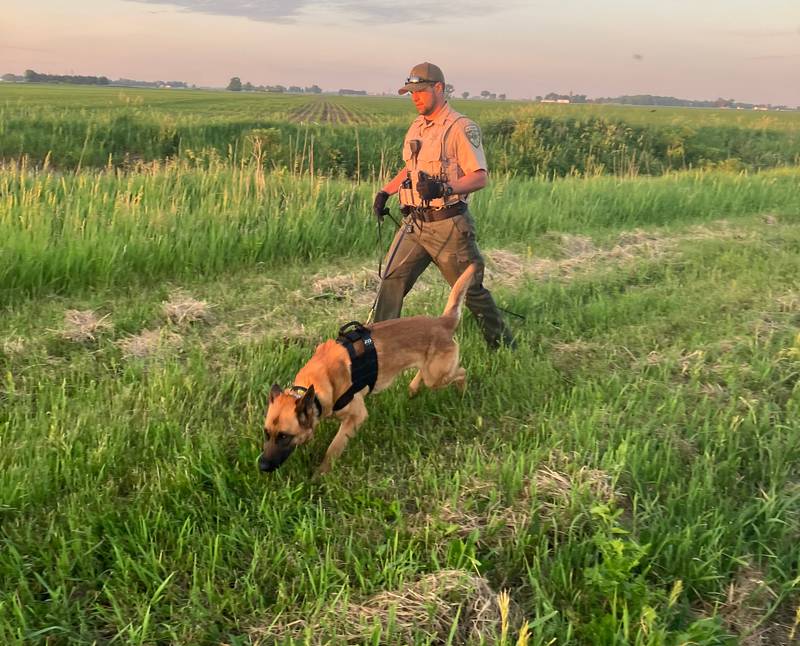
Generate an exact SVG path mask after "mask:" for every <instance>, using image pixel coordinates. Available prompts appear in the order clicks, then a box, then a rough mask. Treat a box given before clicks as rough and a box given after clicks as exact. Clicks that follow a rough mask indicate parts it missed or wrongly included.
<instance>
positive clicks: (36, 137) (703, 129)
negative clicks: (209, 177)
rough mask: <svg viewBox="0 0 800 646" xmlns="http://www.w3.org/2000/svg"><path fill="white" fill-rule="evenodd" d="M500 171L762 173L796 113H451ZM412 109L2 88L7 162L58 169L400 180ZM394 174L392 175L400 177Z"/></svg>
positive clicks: (784, 147)
mask: <svg viewBox="0 0 800 646" xmlns="http://www.w3.org/2000/svg"><path fill="white" fill-rule="evenodd" d="M453 104H454V106H455V108H456V109H457V110H461V111H463V112H464V113H465V114H467V115H468V116H470V117H472V118H474V119H476V120H478V121H479V123H480V124H481V127H482V129H483V133H484V142H485V146H486V149H487V152H488V154H489V156H490V158H491V159H492V163H493V169H494V170H495V171H496V172H500V173H504V174H505V173H510V174H514V175H521V176H546V177H553V176H556V177H558V176H567V175H576V174H577V175H581V176H591V175H596V174H613V175H620V176H633V175H660V174H663V173H666V172H670V171H673V170H686V169H708V168H716V167H724V168H728V169H730V170H758V169H764V168H773V167H776V166H785V165H794V164H797V163H798V160H800V113H797V112H773V113H769V114H765V113H763V112H749V111H737V110H699V109H698V110H692V109H671V108H658V109H654V108H637V107H625V106H602V105H567V106H564V105H558V106H556V105H547V104H533V103H525V102H519V101H507V102H506V101H480V100H467V101H464V100H454V101H453ZM413 116H414V111H413V108H412V106H411V104H410V101H409V100H408V99H406V98H400V97H396V98H390V97H333V96H319V97H307V96H303V95H265V94H238V93H235V92H208V91H205V92H203V91H176V90H132V89H128V88H78V89H75V88H69V87H58V86H52V87H47V86H41V87H31V86H25V85H14V84H8V85H0V158H16V159H21V158H23V157H27V158H28V159H29V160H30V161H31V162H32V163H33V164H34V165H42V164H47V165H49V167H51V168H57V169H61V170H66V169H75V168H82V167H87V166H89V167H105V166H109V165H110V166H114V167H129V166H131V165H135V164H136V163H137V162H140V161H152V160H160V159H164V158H167V157H171V158H182V159H188V160H192V161H194V162H196V163H199V164H205V163H207V161H208V159H209V158H211V159H217V158H220V157H221V158H224V159H226V160H231V161H235V162H239V161H241V160H245V161H249V160H250V159H252V157H253V155H254V152H255V153H256V156H257V157H258V159H259V161H260V162H261V163H262V164H264V165H265V166H266V167H267V168H276V167H277V168H283V169H288V170H289V171H290V172H294V173H298V172H299V173H301V174H302V173H303V172H306V171H308V170H309V169H313V170H314V171H315V172H317V173H320V172H321V173H323V174H326V175H339V176H346V177H349V178H352V179H357V180H359V179H364V178H371V177H372V178H374V177H375V176H380V175H381V174H382V173H385V172H387V166H390V167H391V169H392V170H394V168H395V166H394V164H395V160H397V159H398V158H399V155H400V145H401V142H402V136H403V134H404V133H405V130H406V128H407V125H408V122H409V121H410V120H411V119H412V118H413ZM390 172H391V171H390Z"/></svg>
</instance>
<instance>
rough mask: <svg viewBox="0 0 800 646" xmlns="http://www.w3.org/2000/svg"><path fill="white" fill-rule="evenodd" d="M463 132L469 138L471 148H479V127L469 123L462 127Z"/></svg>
mask: <svg viewBox="0 0 800 646" xmlns="http://www.w3.org/2000/svg"><path fill="white" fill-rule="evenodd" d="M464 134H465V135H466V136H467V139H469V143H471V144H472V146H473V148H480V147H481V129H480V128H479V127H478V126H477V125H476V124H474V123H470V124H468V125H467V127H466V128H464Z"/></svg>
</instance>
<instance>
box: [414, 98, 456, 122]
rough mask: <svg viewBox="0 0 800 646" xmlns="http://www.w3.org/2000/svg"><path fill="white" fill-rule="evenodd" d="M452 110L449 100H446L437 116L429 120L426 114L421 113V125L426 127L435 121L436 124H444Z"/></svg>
mask: <svg viewBox="0 0 800 646" xmlns="http://www.w3.org/2000/svg"><path fill="white" fill-rule="evenodd" d="M452 112H453V109H452V108H451V107H450V104H449V103H448V102H447V101H445V103H444V105H443V106H442V109H441V110H439V112H438V113H437V114H436V117H434V118H433V119H431V120H428V119H426V118H425V117H424V116H422V115H420V118H421V119H422V122H421V125H422V126H423V127H424V126H429V125H431V124H434V123H435V124H436V125H439V126H440V125H442V124H444V122H445V121H447V119H448V118H449V117H450V114H451V113H452Z"/></svg>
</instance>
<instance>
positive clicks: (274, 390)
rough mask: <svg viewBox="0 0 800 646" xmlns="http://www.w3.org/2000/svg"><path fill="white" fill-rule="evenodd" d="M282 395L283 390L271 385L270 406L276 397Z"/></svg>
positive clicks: (276, 385)
mask: <svg viewBox="0 0 800 646" xmlns="http://www.w3.org/2000/svg"><path fill="white" fill-rule="evenodd" d="M282 394H283V389H282V388H281V387H280V386H279V385H278V384H272V388H270V389H269V403H270V404H271V403H272V402H274V401H275V400H276V399H277V397H278V395H282Z"/></svg>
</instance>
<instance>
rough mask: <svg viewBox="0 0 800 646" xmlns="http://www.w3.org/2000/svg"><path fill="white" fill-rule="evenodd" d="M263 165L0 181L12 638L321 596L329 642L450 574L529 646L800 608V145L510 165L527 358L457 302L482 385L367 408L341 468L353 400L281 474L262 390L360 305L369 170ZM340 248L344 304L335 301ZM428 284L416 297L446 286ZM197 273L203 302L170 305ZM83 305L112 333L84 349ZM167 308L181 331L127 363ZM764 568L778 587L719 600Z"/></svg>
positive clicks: (209, 634)
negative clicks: (307, 172) (428, 578)
mask: <svg viewBox="0 0 800 646" xmlns="http://www.w3.org/2000/svg"><path fill="white" fill-rule="evenodd" d="M259 178H262V176H261V175H260V174H258V173H256V172H255V171H254V169H252V168H250V167H247V166H245V167H244V168H239V167H231V166H230V165H228V164H219V165H217V166H212V167H211V168H210V169H209V170H205V171H203V170H200V169H196V168H191V167H189V166H187V165H184V164H167V165H163V164H160V165H158V166H156V167H153V168H152V169H150V170H149V171H148V172H142V173H137V174H127V173H122V172H114V171H107V172H106V171H90V170H84V171H81V172H80V173H76V174H64V175H61V174H58V173H53V172H34V171H32V170H30V169H21V168H19V167H16V166H6V167H5V168H4V169H3V171H2V173H0V193H2V196H0V235H2V238H3V240H4V246H3V250H2V255H0V261H2V263H3V264H2V269H1V270H0V286H2V290H3V291H2V302H3V303H4V304H5V305H4V309H3V316H2V318H0V376H2V381H1V382H0V541H2V548H1V549H0V642H2V643H8V644H13V643H23V642H34V643H35V642H47V641H48V640H49V641H50V642H51V643H92V642H96V643H108V642H110V641H112V640H114V641H115V643H148V644H150V643H185V644H195V643H220V642H226V643H231V644H247V643H251V641H254V640H256V638H257V637H256V635H257V634H259V633H254V632H252V631H253V629H255V628H259V627H261V628H264V627H265V626H268V625H270V624H271V623H272V622H273V621H276V622H277V625H284V626H285V625H286V624H288V623H289V622H291V621H293V620H297V619H304V620H306V621H307V622H308V623H309V626H311V627H312V628H311V630H312V632H313V634H314V635H315V636H316V637H317V638H319V639H324V638H325V636H326V635H327V636H329V637H330V638H331V640H332V641H333V642H334V643H336V640H335V639H334V637H336V634H335V633H336V624H335V622H334V620H333V619H331V618H330V617H328V618H326V617H325V614H324V609H325V608H330V607H332V606H333V604H335V603H336V602H343V601H345V602H347V601H349V602H351V603H358V602H363V601H364V600H365V599H367V598H369V597H370V596H371V595H374V594H376V593H379V592H381V591H385V590H398V589H400V588H401V587H402V585H403V584H404V583H408V582H411V581H414V580H416V579H418V578H419V577H421V576H422V575H425V574H428V573H431V572H437V571H440V570H443V569H445V568H454V569H459V570H464V571H467V572H477V573H480V574H481V575H482V576H485V577H486V578H487V579H488V581H489V582H490V584H491V585H492V587H493V588H494V589H495V590H500V589H502V588H508V589H509V590H510V593H511V597H512V598H513V599H514V601H515V602H516V603H517V604H518V605H519V607H520V608H521V610H522V612H523V613H524V615H525V617H526V618H527V619H528V620H529V621H530V622H531V623H532V624H533V625H534V628H533V629H532V638H531V643H550V642H551V640H554V639H555V640H556V642H554V643H580V644H619V643H637V644H653V645H655V644H679V643H687V642H690V641H691V642H692V643H700V644H719V643H726V642H727V643H735V638H734V637H733V635H734V634H735V633H736V631H746V630H747V627H748V626H752V623H753V622H750V619H749V617H748V616H747V613H746V607H748V606H749V607H755V608H756V609H757V613H756V614H757V618H762V617H766V618H765V619H764V626H766V627H769V626H770V625H772V624H773V623H774V622H776V621H777V620H778V619H781V620H782V621H783V623H784V624H786V619H785V618H786V617H787V616H789V617H793V615H794V608H795V607H796V606H797V603H798V587H799V585H800V583H799V580H798V560H797V539H798V533H797V528H798V527H799V526H800V484H798V483H800V480H798V476H799V475H800V474H799V473H798V470H797V465H798V464H800V428H799V427H798V421H797V420H798V415H797V414H798V408H799V407H800V398H799V395H798V393H799V392H800V391H798V387H797V380H798V375H800V346H798V340H797V336H796V333H797V326H798V323H800V320H799V319H798V314H797V308H798V303H799V302H800V294H798V291H797V278H796V277H797V275H798V271H799V270H800V253H799V252H800V226H799V225H800V219H799V218H798V216H799V215H800V204H798V199H800V198H798V196H797V190H796V186H797V181H798V171H797V170H796V169H795V170H780V171H771V172H765V173H760V174H752V175H748V174H731V173H723V172H703V173H685V174H671V175H668V176H665V177H661V178H652V179H628V180H621V179H616V178H603V177H598V178H593V179H590V180H578V179H567V180H561V181H556V182H550V183H548V182H542V181H536V180H522V179H513V178H504V179H497V180H496V181H495V182H494V183H493V184H492V186H491V188H490V189H487V190H486V191H484V192H483V193H479V194H478V195H477V196H476V198H479V199H476V201H475V205H474V211H475V214H476V216H477V219H478V228H479V238H480V242H481V244H482V247H483V248H484V249H485V250H491V249H496V248H502V249H505V250H510V251H513V252H515V253H516V254H517V255H516V256H515V258H517V260H518V262H519V263H520V264H521V265H522V266H524V267H527V273H523V274H521V275H519V276H517V277H516V278H515V277H514V276H512V275H511V274H510V273H509V272H508V271H507V272H506V273H505V274H504V273H503V272H502V271H501V268H495V274H494V276H495V278H494V279H493V282H491V283H490V284H489V286H490V287H491V288H492V289H493V292H494V294H495V296H496V298H497V299H498V301H499V302H500V304H501V305H503V306H504V307H507V308H508V309H510V310H513V311H514V312H517V313H519V314H521V315H523V316H524V317H525V320H524V322H523V321H519V320H513V321H512V325H514V327H515V330H516V332H517V334H518V336H519V340H520V348H519V350H518V351H517V352H515V353H511V352H508V351H503V352H500V353H497V354H490V353H489V352H488V351H487V349H486V348H485V346H484V344H483V342H482V340H481V339H480V336H479V334H478V331H477V328H476V326H475V323H474V321H473V320H472V319H471V316H470V315H467V316H466V317H465V321H464V322H463V323H462V326H461V328H460V331H459V333H458V334H459V340H460V343H461V347H462V355H463V361H464V364H465V367H466V368H467V372H468V375H469V386H468V389H467V391H466V393H465V394H463V395H461V394H459V393H457V392H455V391H449V390H446V391H441V392H424V393H423V394H421V395H420V397H419V398H418V399H415V400H413V402H410V401H409V400H408V398H407V395H406V393H405V390H404V388H403V386H404V383H405V382H403V381H401V383H399V384H397V385H396V386H395V387H393V388H392V389H390V390H389V391H387V392H385V393H383V394H381V395H378V396H375V397H374V398H370V400H369V401H368V405H369V410H370V418H369V420H368V421H367V422H366V424H365V426H364V427H363V429H362V431H361V432H360V433H359V435H358V436H357V437H356V438H355V439H354V440H353V441H351V443H350V445H349V446H348V448H347V450H346V452H345V453H344V455H343V456H342V459H341V461H340V462H339V463H338V464H337V465H336V467H335V469H334V471H333V473H332V474H331V475H330V477H328V478H326V479H325V480H324V481H322V482H319V481H313V480H312V479H311V477H310V476H311V472H312V470H313V468H314V467H315V466H316V465H317V464H318V463H319V461H320V460H321V457H322V455H323V453H324V450H325V447H326V445H327V442H328V441H329V440H330V438H331V436H332V433H333V432H334V425H333V424H330V423H326V424H324V425H323V427H322V428H321V429H320V431H319V433H318V436H317V438H316V439H315V440H314V441H313V443H312V444H311V445H310V446H308V447H305V450H302V451H298V452H297V454H296V455H295V456H293V457H292V458H291V460H290V461H289V462H287V463H286V465H285V466H284V467H283V468H282V469H281V470H280V471H278V472H276V473H275V474H272V475H269V476H264V475H261V474H259V473H258V470H257V465H256V458H257V455H258V451H259V442H260V432H259V427H260V423H261V416H262V414H263V411H264V407H265V405H266V394H267V392H268V389H269V386H270V384H272V383H273V382H274V381H277V382H279V383H289V382H290V380H291V378H292V377H293V375H294V374H295V372H296V371H297V369H298V368H299V367H300V366H301V365H302V364H303V362H305V361H306V360H307V358H308V357H309V356H310V354H311V352H312V351H313V347H314V345H315V344H316V343H317V342H319V341H320V340H322V339H324V338H327V337H329V336H332V335H333V334H335V331H336V328H337V327H338V325H339V324H340V323H342V322H344V321H346V320H350V319H351V318H353V317H354V316H355V317H357V318H364V317H365V316H366V313H367V307H366V306H365V305H364V302H365V301H364V299H362V298H361V297H362V296H363V295H362V294H361V292H362V291H364V288H360V287H358V284H359V280H363V279H362V278H359V276H360V275H361V274H359V272H360V267H362V266H367V267H371V266H372V263H373V262H374V256H373V255H372V254H373V251H374V230H373V229H372V223H371V221H370V219H369V215H368V209H367V205H368V201H369V198H370V195H371V193H372V188H373V187H370V186H368V185H356V184H349V183H345V182H341V181H336V180H330V179H310V178H304V179H302V178H301V179H298V178H292V177H291V176H287V175H281V174H273V175H271V176H267V177H266V178H262V179H263V184H261V183H260V182H261V181H262V179H259ZM259 187H260V188H259ZM767 216H768V217H767ZM577 235H581V236H586V237H590V238H591V244H589V241H588V239H584V238H582V239H581V240H582V241H583V244H584V245H585V246H586V248H588V249H589V251H586V252H577V255H576V252H575V251H571V250H570V246H569V241H570V237H569V236H573V237H574V236H577ZM385 241H386V238H385ZM487 255H489V256H490V257H492V254H491V253H488V254H487ZM348 272H349V273H350V274H351V275H352V276H354V278H353V282H354V284H355V285H356V289H355V292H353V293H352V296H353V297H354V298H355V299H356V300H350V298H351V297H350V296H349V295H348V294H350V292H343V294H342V295H340V298H341V300H337V299H336V298H332V299H325V298H319V297H318V296H319V294H318V293H317V292H315V289H314V281H315V280H316V279H317V278H319V277H320V276H322V275H325V274H331V273H348ZM429 274H430V276H428V277H427V278H428V281H427V283H426V284H424V285H420V287H419V288H418V289H417V290H415V291H414V292H412V294H411V295H410V296H409V300H408V306H407V308H406V312H405V313H406V314H413V313H434V312H438V311H439V310H440V308H441V307H442V305H443V303H444V300H445V294H446V290H445V288H444V286H443V281H441V280H440V279H439V278H438V277H437V276H436V274H435V270H431V271H430V272H429ZM426 286H427V289H423V288H424V287H426ZM177 289H182V290H184V291H186V292H188V293H189V294H191V295H192V296H194V297H195V298H197V299H202V300H206V301H208V303H210V305H211V308H210V318H209V319H208V320H207V321H206V322H198V323H196V324H194V325H178V324H175V323H169V322H168V321H167V320H165V316H164V314H163V312H162V303H163V302H164V301H166V300H168V299H169V298H170V296H171V294H173V293H174V292H175V290H177ZM315 296H316V297H315ZM334 296H336V295H335V294H334ZM366 302H368V299H367V301H366ZM73 308H74V309H93V310H96V311H97V312H98V313H99V315H107V317H108V318H107V319H106V321H107V322H108V323H109V324H110V325H111V326H112V327H110V328H109V329H107V330H106V331H100V332H99V333H98V335H97V338H96V340H94V341H88V342H86V343H85V344H79V343H74V342H70V341H67V340H65V339H64V338H63V337H62V334H61V328H62V327H63V325H64V323H63V316H64V311H65V310H67V309H73ZM146 330H159V331H160V332H161V334H162V336H163V339H164V346H163V348H162V352H161V354H158V355H155V356H153V357H150V358H145V359H136V358H131V357H128V356H126V354H125V351H124V345H122V344H121V342H123V341H124V340H125V339H127V338H129V337H130V336H131V335H137V334H139V333H141V332H143V331H146ZM169 335H177V336H176V337H170V336H169ZM178 339H179V340H178ZM170 340H171V341H172V344H170ZM406 381H407V379H406ZM565 483H566V484H565ZM747 576H749V577H751V578H757V579H761V580H763V582H764V586H767V587H768V588H769V591H771V593H769V592H767V591H766V589H765V588H764V587H762V588H758V589H757V590H755V591H754V592H752V594H751V595H750V596H749V597H748V598H747V600H746V601H741V603H739V604H737V603H732V602H729V601H728V594H729V591H730V588H729V586H730V585H731V584H734V585H735V586H739V588H737V589H741V583H740V582H741V580H742V577H747ZM717 604H718V608H717V610H716V611H715V605H717ZM753 612H755V611H753ZM318 624H319V625H318ZM788 625H789V626H790V625H791V621H789V622H788ZM425 629H426V627H425V626H424V625H422V624H421V625H420V626H419V627H418V631H417V636H416V638H415V643H431V638H430V636H428V637H426V636H425ZM276 630H277V628H276ZM776 630H777V629H776ZM787 632H788V630H787V631H785V632H784V633H783V634H784V635H785V634H787ZM338 636H339V638H341V637H342V635H338ZM443 639H444V638H443ZM393 640H394V641H393ZM272 641H274V640H272V639H271V638H269V637H265V638H264V642H263V643H271V642H272ZM283 641H284V643H288V637H287V638H286V639H284V640H283ZM377 641H378V642H381V641H382V642H383V643H408V642H407V641H403V640H401V639H400V638H392V637H390V636H385V635H384V637H379V638H378V639H377Z"/></svg>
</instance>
